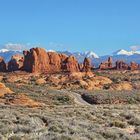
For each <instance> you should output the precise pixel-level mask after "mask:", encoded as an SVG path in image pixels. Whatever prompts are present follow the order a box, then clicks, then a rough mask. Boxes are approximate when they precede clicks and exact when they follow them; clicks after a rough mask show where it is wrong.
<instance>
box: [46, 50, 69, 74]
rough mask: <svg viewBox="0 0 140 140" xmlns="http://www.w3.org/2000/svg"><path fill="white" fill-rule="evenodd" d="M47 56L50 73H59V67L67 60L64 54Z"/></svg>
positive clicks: (49, 53) (52, 53) (53, 53)
mask: <svg viewBox="0 0 140 140" xmlns="http://www.w3.org/2000/svg"><path fill="white" fill-rule="evenodd" d="M47 54H48V56H49V65H50V69H51V71H54V72H60V71H61V65H62V63H63V61H64V60H65V59H66V58H67V56H66V55H65V54H59V53H56V52H48V53H47Z"/></svg>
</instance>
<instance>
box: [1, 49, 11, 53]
mask: <svg viewBox="0 0 140 140" xmlns="http://www.w3.org/2000/svg"><path fill="white" fill-rule="evenodd" d="M8 51H9V50H7V49H0V53H4V52H8Z"/></svg>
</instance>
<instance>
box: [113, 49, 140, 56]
mask: <svg viewBox="0 0 140 140" xmlns="http://www.w3.org/2000/svg"><path fill="white" fill-rule="evenodd" d="M134 54H140V51H126V50H123V49H121V50H118V51H116V52H114V53H113V55H127V56H131V55H134Z"/></svg>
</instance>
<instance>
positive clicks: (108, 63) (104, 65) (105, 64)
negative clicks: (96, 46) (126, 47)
mask: <svg viewBox="0 0 140 140" xmlns="http://www.w3.org/2000/svg"><path fill="white" fill-rule="evenodd" d="M112 63H113V61H112V58H111V57H109V58H108V60H107V61H105V62H102V63H101V64H100V66H99V69H100V70H106V69H111V68H112Z"/></svg>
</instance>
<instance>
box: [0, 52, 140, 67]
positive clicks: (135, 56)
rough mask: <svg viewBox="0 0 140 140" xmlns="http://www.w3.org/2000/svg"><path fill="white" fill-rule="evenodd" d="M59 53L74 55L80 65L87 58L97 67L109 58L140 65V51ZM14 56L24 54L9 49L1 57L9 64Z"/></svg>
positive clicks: (0, 54) (1, 53)
mask: <svg viewBox="0 0 140 140" xmlns="http://www.w3.org/2000/svg"><path fill="white" fill-rule="evenodd" d="M47 51H48V52H55V51H54V50H47ZM59 53H64V54H66V55H74V56H75V57H76V58H77V59H78V61H79V63H82V62H83V60H84V58H85V57H88V58H90V59H91V61H92V64H93V65H95V66H96V67H97V66H98V65H99V64H100V63H101V62H103V61H105V60H107V58H108V57H109V56H111V57H112V58H113V61H114V62H115V61H116V60H124V61H125V62H127V63H130V62H131V61H135V62H137V63H139V64H140V51H126V50H123V49H121V50H118V51H116V52H113V53H112V54H110V55H105V56H98V55H97V54H96V53H94V52H92V51H86V52H73V53H72V52H69V51H59ZM14 54H22V52H21V51H11V50H8V49H0V56H2V57H3V58H4V59H5V61H6V62H8V61H9V60H10V59H11V56H12V55H14Z"/></svg>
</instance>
